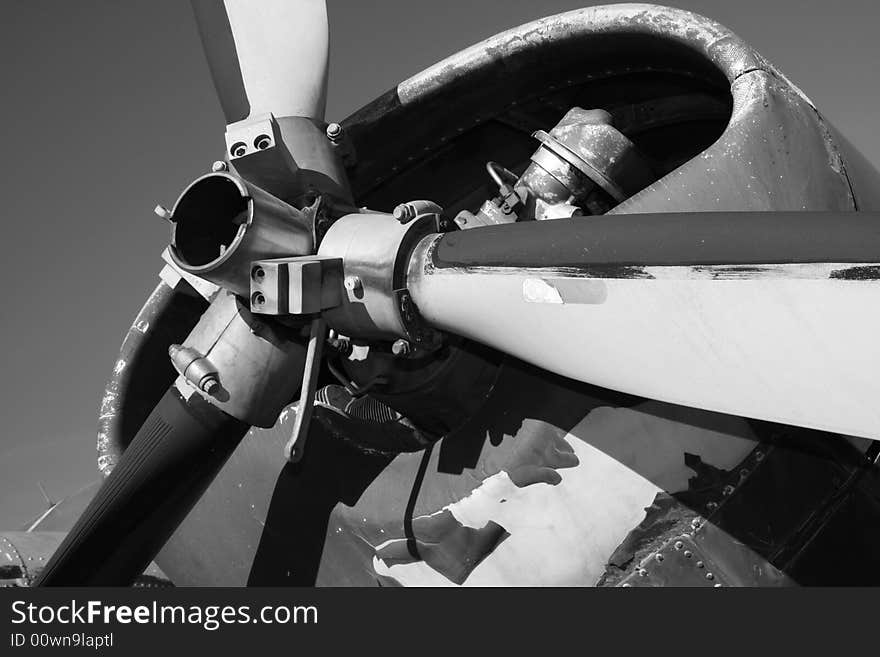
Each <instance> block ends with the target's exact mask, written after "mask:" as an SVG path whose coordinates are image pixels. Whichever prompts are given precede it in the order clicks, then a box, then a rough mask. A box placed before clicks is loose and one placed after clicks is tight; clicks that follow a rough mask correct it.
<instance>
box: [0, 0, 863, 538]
mask: <svg viewBox="0 0 880 657" xmlns="http://www.w3.org/2000/svg"><path fill="white" fill-rule="evenodd" d="M254 4H255V5H258V0H255V2H254ZM588 4H591V3H589V1H588V0H540V1H538V0H431V1H426V0H388V1H385V0H372V1H370V2H364V1H363V0H329V3H328V7H329V19H330V41H331V60H330V83H329V90H328V107H327V119H328V120H341V119H342V118H344V117H345V116H347V115H348V114H350V113H351V112H353V111H354V110H356V109H357V108H359V107H361V106H362V105H364V104H366V103H368V102H369V101H370V100H372V99H373V98H375V97H376V96H378V95H380V94H381V93H382V92H384V91H386V90H387V89H390V88H392V87H394V86H395V85H396V84H397V83H398V82H400V81H402V80H404V79H406V78H407V77H409V76H411V75H413V74H414V73H417V72H418V71H420V70H422V69H424V68H426V67H427V66H429V65H431V64H433V63H434V62H436V61H438V60H440V59H442V58H443V57H445V56H447V55H450V54H452V53H454V52H456V51H458V50H460V49H462V48H464V47H467V46H469V45H471V44H473V43H476V42H478V41H480V40H481V39H484V38H486V37H488V36H491V35H492V34H494V33H496V32H499V31H502V30H504V29H507V28H510V27H514V26H516V25H519V24H521V23H524V22H528V21H530V20H534V19H536V18H540V17H542V16H547V15H551V14H554V13H558V12H561V11H566V10H569V9H576V8H579V7H582V6H587V5H588ZM667 4H669V5H672V6H676V7H680V8H684V9H689V10H691V11H696V12H698V13H701V14H704V15H706V16H709V17H710V18H713V19H715V20H717V21H718V22H720V23H722V24H724V25H726V26H727V27H729V28H731V29H732V30H733V31H734V32H736V33H737V34H739V36H741V37H742V38H744V39H745V40H746V41H748V42H750V43H751V44H752V45H753V46H754V47H755V48H756V49H757V50H759V51H760V52H761V53H762V54H764V55H765V56H766V57H767V58H768V59H770V60H771V61H772V62H774V63H775V64H776V65H777V66H778V67H779V68H780V69H781V70H782V71H784V72H785V73H786V75H787V76H788V77H789V78H790V79H791V80H792V81H793V82H794V83H795V84H797V85H798V86H799V87H800V88H801V89H803V90H804V92H805V93H806V94H807V95H808V96H809V97H810V98H811V99H812V100H813V102H814V103H815V104H816V105H817V107H818V108H819V109H820V111H821V112H822V113H823V114H824V115H825V116H826V117H827V118H828V119H829V120H830V121H831V122H832V123H833V124H834V125H835V126H837V127H838V128H839V129H840V130H841V132H842V133H843V134H844V135H846V136H847V137H849V139H850V141H852V142H853V143H854V144H855V145H856V146H857V147H859V148H860V149H861V150H862V152H863V153H864V154H865V155H866V156H867V158H868V159H869V160H871V161H872V162H874V163H875V164H880V130H878V129H877V119H876V117H877V116H878V101H880V84H878V82H877V81H878V77H877V70H876V67H877V66H878V63H880V40H878V38H877V25H878V18H880V3H878V2H877V1H876V0H838V1H836V2H833V3H832V2H827V1H826V2H819V1H815V0H761V1H760V2H758V1H756V0H738V1H737V2H731V1H730V0H693V1H691V2H689V1H681V2H668V3H667ZM3 5H4V6H3V9H4V12H3V14H4V20H3V22H2V24H0V61H2V62H3V66H2V67H0V83H2V86H0V89H2V96H0V98H2V102H0V126H2V128H0V130H2V133H0V134H2V142H0V143H2V145H3V146H4V152H5V153H6V156H5V157H4V162H3V165H2V176H0V203H2V204H3V206H5V207H3V209H2V210H0V217H2V221H3V240H2V244H3V247H4V251H5V252H4V253H3V255H2V257H0V268H2V279H0V280H4V281H6V294H5V303H4V308H3V311H2V322H0V332H2V335H0V345H2V349H0V354H2V360H0V372H2V373H3V375H4V376H3V378H2V380H0V419H2V421H3V426H2V429H0V530H12V529H17V528H19V527H20V526H21V525H22V524H24V523H25V522H26V521H28V520H29V519H31V518H33V517H34V516H36V515H37V514H39V513H40V512H41V511H42V510H43V508H44V506H45V502H44V501H43V498H42V496H41V494H40V491H39V488H38V486H37V481H42V482H43V484H44V485H45V488H46V490H47V491H48V493H49V495H50V496H51V497H53V498H55V499H58V498H60V497H65V496H67V495H70V494H72V493H74V492H76V491H77V490H78V489H79V488H81V487H82V486H84V485H86V484H88V483H89V482H90V481H93V480H95V479H97V470H96V468H95V427H96V423H97V410H98V404H99V401H100V398H101V393H102V391H103V387H104V384H105V382H106V380H107V377H108V375H109V374H110V370H111V368H112V367H113V364H114V362H115V359H116V355H117V352H118V349H119V346H120V344H121V342H122V339H123V337H124V335H125V332H126V330H127V329H128V327H129V325H130V323H131V320H132V319H133V318H134V316H135V314H136V313H137V311H138V309H139V308H140V307H141V305H142V304H143V302H144V300H145V299H146V297H147V295H148V294H149V293H150V291H151V290H152V289H153V288H154V287H155V284H156V281H157V273H158V271H159V269H160V268H161V266H162V262H161V260H160V254H161V252H162V250H163V248H164V247H165V245H166V244H167V242H168V237H169V231H168V228H167V224H165V222H163V221H162V220H160V219H159V218H158V217H156V216H155V215H154V214H153V212H152V209H153V207H154V206H155V205H156V204H157V203H163V204H165V205H171V204H172V203H173V202H174V200H175V198H176V197H177V195H178V194H179V192H180V191H181V189H182V188H183V187H185V186H186V184H187V183H189V182H190V181H191V180H192V179H193V178H195V177H196V176H198V175H201V174H202V173H205V172H206V171H207V170H208V169H209V168H210V164H211V162H212V161H213V160H215V159H218V157H219V156H220V155H221V153H222V149H223V133H224V128H225V126H224V122H223V118H222V115H221V112H220V108H219V105H218V103H217V101H216V99H215V96H214V91H213V87H212V84H211V79H210V76H209V74H208V69H207V64H206V62H205V60H204V56H203V54H202V51H201V44H200V41H199V38H198V34H197V31H196V26H195V21H194V19H193V16H192V12H191V9H190V7H189V3H188V2H185V1H183V0H127V1H126V2H118V1H117V0H103V1H99V0H76V1H75V2H66V1H62V0H52V1H47V0H4V3H3Z"/></svg>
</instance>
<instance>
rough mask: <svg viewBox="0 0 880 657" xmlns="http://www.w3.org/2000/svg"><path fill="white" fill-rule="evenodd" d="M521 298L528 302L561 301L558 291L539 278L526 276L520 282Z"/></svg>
mask: <svg viewBox="0 0 880 657" xmlns="http://www.w3.org/2000/svg"><path fill="white" fill-rule="evenodd" d="M522 293H523V299H525V300H526V301H527V302H529V303H562V297H561V296H559V292H558V291H557V290H556V288H555V287H553V286H552V285H551V284H550V283H548V282H547V281H545V280H543V279H541V278H527V279H525V280H524V281H523V284H522Z"/></svg>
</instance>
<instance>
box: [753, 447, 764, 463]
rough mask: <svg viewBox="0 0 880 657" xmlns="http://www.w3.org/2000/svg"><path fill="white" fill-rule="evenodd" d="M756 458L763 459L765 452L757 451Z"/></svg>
mask: <svg viewBox="0 0 880 657" xmlns="http://www.w3.org/2000/svg"><path fill="white" fill-rule="evenodd" d="M755 460H756V461H763V460H764V452H762V451H760V450H758V451H757V452H755Z"/></svg>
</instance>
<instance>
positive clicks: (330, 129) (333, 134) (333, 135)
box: [327, 123, 342, 140]
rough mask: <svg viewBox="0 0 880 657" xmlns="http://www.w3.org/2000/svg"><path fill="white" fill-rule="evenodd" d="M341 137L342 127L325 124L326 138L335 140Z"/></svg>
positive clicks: (334, 124) (336, 124)
mask: <svg viewBox="0 0 880 657" xmlns="http://www.w3.org/2000/svg"><path fill="white" fill-rule="evenodd" d="M341 136H342V126H341V125H339V124H338V123H329V124H327V138H328V139H332V140H336V139H339V138H340V137H341Z"/></svg>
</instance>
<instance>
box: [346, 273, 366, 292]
mask: <svg viewBox="0 0 880 657" xmlns="http://www.w3.org/2000/svg"><path fill="white" fill-rule="evenodd" d="M343 285H345V289H346V290H348V291H349V292H357V291H359V290H361V289H363V287H364V284H363V283H361V279H360V278H358V277H357V276H346V277H345V280H344V281H343Z"/></svg>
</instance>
